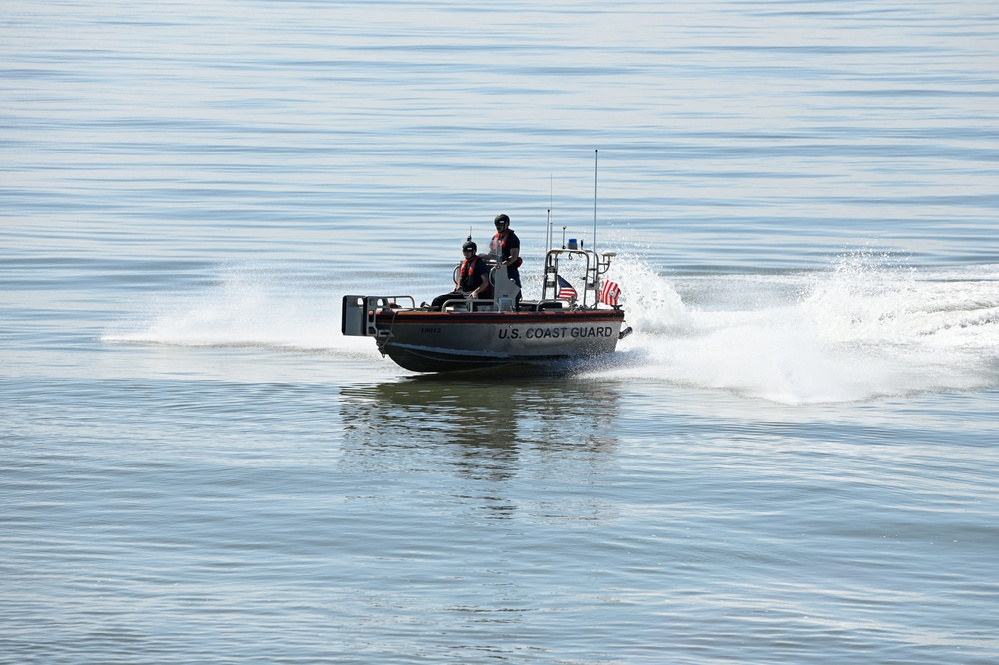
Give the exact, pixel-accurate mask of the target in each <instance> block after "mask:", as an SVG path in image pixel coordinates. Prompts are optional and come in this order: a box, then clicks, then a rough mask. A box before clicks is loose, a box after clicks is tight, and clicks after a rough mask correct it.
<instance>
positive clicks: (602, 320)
mask: <svg viewBox="0 0 999 665" xmlns="http://www.w3.org/2000/svg"><path fill="white" fill-rule="evenodd" d="M563 235H564V228H563ZM614 256H615V254H614V253H613V252H604V253H598V252H596V251H595V250H593V249H591V248H584V247H583V245H582V241H580V242H579V243H577V241H576V240H572V239H571V240H569V242H568V243H565V242H564V237H563V245H562V247H560V248H553V249H549V250H548V251H547V253H546V254H545V264H544V279H543V282H542V293H541V299H540V300H535V301H527V300H521V298H520V287H519V286H517V284H516V283H515V282H514V281H513V280H512V279H510V278H509V276H508V275H507V269H506V267H505V266H503V265H496V263H495V261H494V260H490V259H489V258H487V257H485V256H483V258H486V259H487V263H490V268H491V270H490V281H491V283H492V286H493V293H492V296H493V297H492V298H491V299H488V300H482V299H476V300H466V299H455V300H448V301H447V302H445V303H443V305H441V306H440V307H436V308H435V307H432V306H429V305H427V304H426V303H422V304H421V305H419V306H417V305H416V301H415V299H414V298H413V297H412V296H386V295H376V296H371V295H346V296H344V297H343V312H342V323H341V330H342V333H343V334H344V335H352V336H361V337H374V338H375V343H376V344H377V346H378V350H379V351H380V352H381V353H382V355H383V356H388V357H389V358H391V359H392V360H393V361H394V362H395V363H396V364H398V365H399V366H400V367H403V368H404V369H407V370H411V371H413V372H454V371H463V370H481V369H486V368H494V367H503V366H509V365H533V366H539V365H548V366H551V365H552V364H553V363H564V362H565V361H570V362H574V361H580V360H586V359H591V358H594V357H596V356H601V355H604V354H609V353H613V352H614V351H615V349H616V348H617V343H618V341H619V340H620V339H623V338H624V337H625V336H627V335H628V334H629V333H630V332H631V328H630V327H626V326H625V311H624V309H623V308H622V307H621V305H619V304H618V299H617V296H616V294H614V293H613V290H614V289H610V291H612V294H611V296H610V297H608V295H607V292H608V290H609V289H608V288H607V287H608V284H607V281H606V280H605V278H604V275H605V274H606V273H607V270H608V269H609V268H610V262H611V259H612V258H613V257H614ZM570 261H571V262H572V263H571V264H569V265H572V266H579V265H581V264H580V263H579V262H580V261H583V262H585V273H584V275H585V284H584V286H583V287H582V289H581V291H582V292H581V294H580V293H578V292H576V291H575V289H572V288H570V289H565V288H564V284H566V283H567V280H565V278H563V277H562V275H561V274H560V269H561V268H562V267H566V268H568V267H569V266H568V265H567V263H568V262H570ZM577 271H578V268H577ZM610 285H611V286H613V287H615V288H616V285H615V284H614V283H613V282H611V283H610Z"/></svg>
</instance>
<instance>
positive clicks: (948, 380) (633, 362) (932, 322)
mask: <svg viewBox="0 0 999 665" xmlns="http://www.w3.org/2000/svg"><path fill="white" fill-rule="evenodd" d="M620 263H622V264H623V265H625V266H627V265H628V262H620ZM627 269H628V268H626V270H627ZM630 270H631V273H630V274H622V275H618V277H619V279H620V281H621V283H622V285H623V288H624V289H625V293H626V295H627V298H628V300H627V302H626V303H625V304H626V306H627V308H628V311H629V316H628V319H629V323H630V324H631V325H633V326H634V327H635V330H636V333H635V334H634V335H633V336H632V337H631V338H629V339H627V340H625V341H624V342H623V343H622V344H621V346H620V351H619V353H618V354H617V356H616V357H615V363H614V365H613V366H610V367H603V368H601V369H600V370H598V371H597V372H594V373H593V375H595V376H603V377H617V378H628V379H636V380H660V381H667V382H670V383H673V384H677V385H684V386H690V387H694V388H704V389H721V390H728V391H732V392H735V393H738V394H742V395H746V396H749V397H754V398H761V399H766V400H769V401H773V402H778V403H784V404H805V403H822V402H843V401H861V400H869V399H875V398H881V397H890V396H900V395H909V394H914V393H920V392H943V391H953V390H975V389H984V388H991V387H995V386H997V385H999V289H997V286H999V266H973V267H968V268H962V269H951V270H943V271H940V270H938V271H923V270H916V269H912V268H908V267H905V266H904V265H900V264H898V263H897V262H895V261H894V260H893V259H891V257H889V256H886V255H883V254H877V253H872V252H858V253H855V254H850V255H847V256H843V257H840V258H839V259H838V261H837V262H836V263H835V264H834V265H833V266H832V267H831V269H830V270H828V271H821V272H812V273H779V274H769V275H767V274H761V275H712V276H710V277H678V278H674V279H668V278H664V277H660V276H657V275H655V274H652V273H650V272H649V271H648V270H647V269H645V268H644V267H643V266H642V265H641V264H637V265H634V266H632V267H630Z"/></svg>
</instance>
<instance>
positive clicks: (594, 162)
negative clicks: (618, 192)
mask: <svg viewBox="0 0 999 665" xmlns="http://www.w3.org/2000/svg"><path fill="white" fill-rule="evenodd" d="M593 251H594V253H596V251H597V151H596V150H594V151H593Z"/></svg>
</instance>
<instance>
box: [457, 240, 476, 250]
mask: <svg viewBox="0 0 999 665" xmlns="http://www.w3.org/2000/svg"><path fill="white" fill-rule="evenodd" d="M466 249H470V250H472V251H473V252H474V251H475V250H476V249H478V247H477V246H476V244H475V243H474V242H472V241H471V240H469V241H468V242H466V243H465V244H464V245H462V246H461V251H463V252H464V251H465V250H466Z"/></svg>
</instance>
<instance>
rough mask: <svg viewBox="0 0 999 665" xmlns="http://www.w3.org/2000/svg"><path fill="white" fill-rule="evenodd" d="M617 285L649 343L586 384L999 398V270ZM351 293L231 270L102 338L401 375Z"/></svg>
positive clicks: (883, 264) (615, 359) (617, 276)
mask: <svg viewBox="0 0 999 665" xmlns="http://www.w3.org/2000/svg"><path fill="white" fill-rule="evenodd" d="M608 277H609V278H610V279H613V280H614V281H617V282H618V283H619V284H620V285H621V288H622V291H623V293H624V296H623V304H624V305H625V308H626V311H627V313H628V315H627V323H628V325H630V326H632V327H633V328H634V330H635V333H634V334H633V335H631V336H630V337H628V338H626V339H624V340H623V341H622V342H621V343H620V344H619V346H618V351H617V353H615V354H613V355H611V356H609V357H608V358H607V359H602V360H601V361H600V363H599V365H588V366H583V368H582V369H580V370H579V371H580V374H579V375H580V376H582V377H587V378H590V377H592V378H595V379H608V378H609V379H628V380H635V381H660V382H666V383H669V384H672V385H676V386H683V387H688V388H691V389H700V390H724V391H728V392H731V393H734V394H738V395H743V396H746V397H748V398H752V399H763V400H768V401H772V402H777V403H781V404H792V405H793V404H811V403H823V402H849V401H864V400H871V399H878V398H885V397H891V396H904V395H911V394H917V393H922V392H946V391H967V390H981V389H988V388H994V387H999V266H995V265H986V266H968V267H960V268H951V269H942V270H941V269H936V270H927V269H914V268H911V267H907V266H906V265H904V264H903V263H900V262H898V261H897V260H895V259H893V258H892V257H889V256H887V255H883V254H878V253H876V252H857V253H854V254H849V255H845V256H842V257H840V258H839V259H837V260H836V261H835V262H834V263H833V264H832V265H831V266H830V267H829V269H828V270H821V271H812V272H774V273H757V274H710V275H707V274H705V275H676V276H663V275H660V274H658V273H657V272H655V271H654V270H652V269H651V268H650V267H649V266H648V265H647V264H645V263H644V262H642V261H641V260H640V259H638V258H634V257H630V258H629V257H627V256H623V255H619V256H618V258H617V260H616V263H615V265H614V266H613V267H612V269H611V273H610V274H609V275H608ZM342 283H343V284H345V285H346V286H344V287H342V288H338V287H337V282H336V281H334V283H332V284H329V283H323V284H317V283H312V282H310V281H308V280H301V279H294V278H291V277H288V276H287V275H285V274H284V273H277V272H267V273H264V272H262V271H258V270H254V269H252V268H240V269H233V268H227V269H225V270H223V271H222V272H221V273H220V275H219V279H218V281H217V283H216V285H214V286H212V287H210V288H208V289H206V290H205V291H204V292H202V293H195V294H187V295H183V296H175V297H163V298H161V299H158V300H157V299H153V300H152V301H151V302H150V303H149V304H148V305H147V306H146V308H145V310H144V311H142V312H136V313H133V314H132V315H131V316H130V317H129V318H127V319H125V320H122V321H119V322H116V323H115V324H114V325H112V326H110V327H109V329H108V330H107V331H106V332H105V334H104V335H103V336H102V338H101V339H102V341H104V342H106V343H139V344H156V345H169V346H182V347H184V346H189V347H251V348H258V349H265V350H278V351H284V350H291V351H297V352H306V353H322V354H324V355H328V356H331V357H332V358H333V359H334V360H335V359H336V358H338V357H340V358H345V359H353V360H360V361H362V362H365V363H368V362H370V363H379V366H380V367H381V366H382V365H384V366H385V367H384V370H385V371H387V372H395V371H399V372H401V371H402V370H395V369H392V365H391V363H389V361H387V360H384V359H382V358H381V357H380V355H379V354H378V352H377V351H376V350H375V349H374V348H373V345H371V344H370V340H366V339H364V338H354V337H345V336H343V335H341V334H340V300H341V296H342V294H343V293H344V292H347V291H350V290H356V289H357V288H358V287H357V285H356V284H347V281H346V280H344V281H343V282H342ZM375 286H376V287H377V286H378V285H375ZM532 286H533V285H531V284H530V282H528V283H526V284H525V288H526V289H528V291H529V290H530V289H531V288H532ZM382 288H384V285H382ZM429 288H430V290H431V291H432V290H433V287H429Z"/></svg>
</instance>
